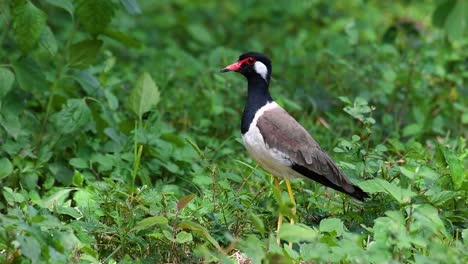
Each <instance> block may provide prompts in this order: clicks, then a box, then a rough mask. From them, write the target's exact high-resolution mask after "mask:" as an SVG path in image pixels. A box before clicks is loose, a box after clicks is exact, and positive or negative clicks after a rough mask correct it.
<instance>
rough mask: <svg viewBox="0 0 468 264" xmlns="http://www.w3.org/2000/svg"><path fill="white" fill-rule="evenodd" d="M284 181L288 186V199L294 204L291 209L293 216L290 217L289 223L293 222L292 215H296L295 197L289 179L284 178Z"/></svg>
mask: <svg viewBox="0 0 468 264" xmlns="http://www.w3.org/2000/svg"><path fill="white" fill-rule="evenodd" d="M284 181H285V182H286V187H287V188H288V194H289V199H291V203H292V204H293V206H294V207H293V209H292V214H293V217H291V220H290V223H291V224H294V216H295V215H296V199H294V194H293V192H292V188H291V182H290V181H289V179H285V180H284Z"/></svg>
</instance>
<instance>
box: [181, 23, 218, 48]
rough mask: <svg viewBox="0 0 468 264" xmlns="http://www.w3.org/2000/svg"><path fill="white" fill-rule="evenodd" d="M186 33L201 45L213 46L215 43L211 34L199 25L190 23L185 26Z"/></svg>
mask: <svg viewBox="0 0 468 264" xmlns="http://www.w3.org/2000/svg"><path fill="white" fill-rule="evenodd" d="M187 30H188V33H189V34H190V36H192V38H193V39H195V40H197V41H198V42H200V43H202V44H206V45H209V44H213V43H215V41H214V38H213V36H212V35H211V32H210V31H208V29H207V28H206V27H205V26H203V25H201V24H194V23H190V24H188V26H187Z"/></svg>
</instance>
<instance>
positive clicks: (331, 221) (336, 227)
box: [319, 218, 344, 236]
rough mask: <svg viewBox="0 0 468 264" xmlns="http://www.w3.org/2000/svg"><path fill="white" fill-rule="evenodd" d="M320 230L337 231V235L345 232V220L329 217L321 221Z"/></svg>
mask: <svg viewBox="0 0 468 264" xmlns="http://www.w3.org/2000/svg"><path fill="white" fill-rule="evenodd" d="M319 229H320V232H329V233H330V232H335V233H336V236H341V234H343V233H344V225H343V222H342V221H341V220H340V219H338V218H327V219H323V220H322V221H320V228H319Z"/></svg>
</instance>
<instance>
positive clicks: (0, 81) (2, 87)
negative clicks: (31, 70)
mask: <svg viewBox="0 0 468 264" xmlns="http://www.w3.org/2000/svg"><path fill="white" fill-rule="evenodd" d="M14 81H15V75H14V74H13V73H12V72H11V71H10V70H9V69H8V68H5V67H0V100H1V99H2V98H3V97H4V96H5V95H6V94H7V93H8V92H9V91H10V90H11V88H12V87H13V82H14Z"/></svg>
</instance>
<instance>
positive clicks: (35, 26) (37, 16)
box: [13, 1, 47, 53]
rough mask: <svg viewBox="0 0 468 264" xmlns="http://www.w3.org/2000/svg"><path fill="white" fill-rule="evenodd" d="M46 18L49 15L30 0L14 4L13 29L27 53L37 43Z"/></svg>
mask: <svg viewBox="0 0 468 264" xmlns="http://www.w3.org/2000/svg"><path fill="white" fill-rule="evenodd" d="M46 20H47V15H46V14H45V13H44V12H43V11H42V10H40V9H39V8H37V7H36V6H35V5H33V3H32V2H30V1H24V2H23V3H21V4H18V5H15V6H14V9H13V29H14V31H15V38H16V42H17V43H18V46H19V47H20V49H21V51H22V52H24V53H26V52H28V51H29V50H31V49H32V48H33V47H34V46H35V45H36V43H37V41H38V40H39V36H40V35H41V33H42V31H43V29H44V28H45V26H46Z"/></svg>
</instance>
